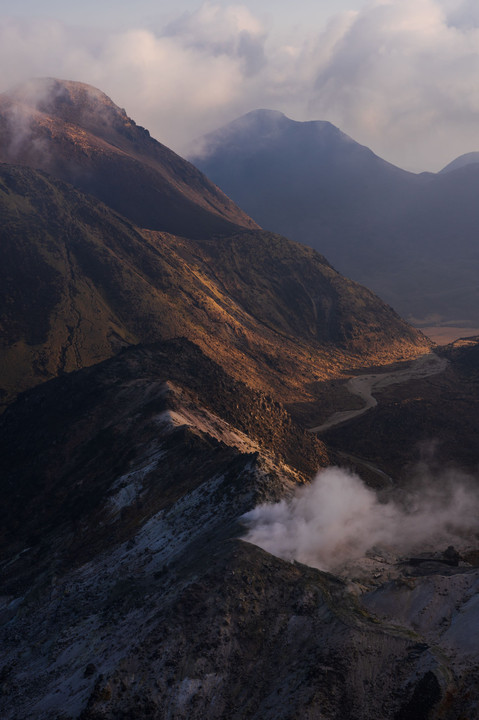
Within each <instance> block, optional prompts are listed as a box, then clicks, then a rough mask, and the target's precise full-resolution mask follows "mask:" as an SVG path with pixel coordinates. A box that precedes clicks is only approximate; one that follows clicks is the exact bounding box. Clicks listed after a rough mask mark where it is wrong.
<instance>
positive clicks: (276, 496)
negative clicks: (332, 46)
mask: <svg viewBox="0 0 479 720" xmlns="http://www.w3.org/2000/svg"><path fill="white" fill-rule="evenodd" d="M328 132H331V133H332V136H333V137H334V136H335V133H336V131H335V130H334V129H330V130H329V131H328ZM341 142H343V140H342V141H341ZM344 142H346V141H344ZM361 152H362V151H361ZM364 152H365V153H366V154H367V153H368V152H369V151H364ZM0 158H1V160H2V162H0V309H1V314H0V318H1V326H0V330H1V333H0V341H1V342H0V367H1V383H0V385H1V390H2V400H3V405H4V411H3V413H2V414H1V415H0V489H1V492H2V504H1V507H0V519H1V522H0V571H1V574H0V689H1V692H0V715H1V717H2V718H5V720H27V719H30V718H35V720H53V719H55V720H100V719H102V720H120V719H124V720H126V719H127V718H135V720H142V719H144V720H146V719H147V718H149V720H152V719H153V720H166V718H169V719H171V720H186V719H188V720H204V718H208V719H211V720H226V718H228V720H229V719H230V718H236V719H237V720H243V719H246V718H252V719H254V720H291V718H294V717H297V718H299V717H300V718H308V719H309V720H325V719H326V720H344V718H357V720H370V719H371V718H388V719H389V718H391V720H419V719H421V720H426V718H427V719H428V720H459V719H460V718H465V717H473V716H474V712H475V708H477V704H478V702H479V686H478V683H477V668H478V667H479V656H478V652H477V643H476V640H475V628H476V627H477V622H478V612H477V602H476V601H477V592H478V588H479V569H478V567H479V551H478V549H477V534H476V533H475V529H474V527H475V526H474V527H471V525H470V516H474V518H477V514H476V515H475V512H476V511H475V509H476V501H475V497H476V495H477V482H476V480H475V479H474V477H468V486H467V487H466V485H464V495H463V496H461V497H463V498H464V499H463V502H462V504H461V505H460V508H461V510H462V512H463V515H461V516H460V517H459V520H458V519H457V516H456V517H455V518H454V519H455V523H456V525H457V524H458V523H459V526H460V527H459V529H458V528H457V527H455V528H454V532H453V530H452V529H451V528H450V527H449V524H450V523H449V515H448V512H449V508H446V509H445V510H443V511H442V512H443V515H441V518H446V520H447V522H446V520H445V521H444V522H443V523H442V526H441V527H440V528H439V529H438V530H437V532H436V533H435V534H434V535H431V536H424V534H423V535H421V536H420V537H421V540H420V541H416V542H415V543H414V542H413V539H412V538H409V537H407V536H408V530H407V527H405V526H404V527H403V526H402V525H401V526H400V528H399V535H400V536H401V535H402V536H406V537H399V538H396V540H397V543H395V542H394V541H391V542H389V543H387V542H385V541H384V539H383V536H381V537H380V538H379V539H377V538H376V539H374V541H373V540H371V539H370V540H369V541H368V543H367V544H366V545H365V550H364V551H362V552H359V551H358V548H359V547H362V542H363V541H361V542H360V541H359V535H358V537H356V536H355V535H354V532H355V531H357V532H358V533H359V534H360V535H361V534H362V533H364V532H365V531H368V529H369V525H370V519H369V515H368V512H369V509H370V507H372V508H373V509H374V511H378V508H379V511H380V510H381V508H385V509H386V513H387V515H386V519H387V522H386V525H389V524H391V518H392V515H391V512H392V508H394V507H396V505H398V506H399V505H401V503H402V505H404V506H405V507H409V506H408V505H407V503H408V502H409V495H408V494H407V493H408V490H407V484H408V483H407V480H408V478H409V479H410V478H411V477H412V476H414V477H416V475H414V474H413V473H412V471H411V472H409V470H411V468H412V467H413V464H414V462H415V461H416V459H417V453H416V447H415V445H414V433H415V431H416V433H417V439H418V442H420V443H422V444H423V445H425V444H427V443H429V444H431V443H432V441H433V440H434V435H435V434H436V433H437V434H439V435H441V437H442V439H443V440H444V446H443V447H442V449H441V450H440V453H439V454H438V463H440V464H441V466H442V467H447V466H451V467H452V463H453V460H454V457H456V458H457V462H458V464H459V469H458V470H457V472H459V471H460V473H463V474H464V473H465V472H466V471H467V472H471V470H472V468H473V466H474V462H475V454H474V444H475V440H477V439H476V438H475V430H474V428H475V427H476V425H474V426H472V425H471V423H472V421H473V418H475V414H477V413H475V404H477V400H478V399H479V391H478V384H477V373H476V372H475V368H476V365H477V362H476V360H477V357H476V356H477V347H478V344H477V342H475V341H473V340H470V341H468V343H467V344H465V345H461V346H460V347H451V348H448V349H443V350H442V351H441V352H442V353H443V355H444V357H443V358H442V359H441V360H438V358H437V357H434V356H433V357H432V358H431V357H430V354H431V350H432V346H431V343H430V342H429V341H428V340H427V339H426V338H425V337H424V336H423V335H422V334H421V333H420V332H419V331H418V330H416V329H414V328H413V327H411V326H410V325H408V323H407V322H406V321H405V320H403V319H402V318H401V317H399V316H398V315H397V314H396V312H395V311H394V310H392V309H391V307H389V306H388V305H386V304H385V303H384V302H383V301H382V300H380V299H379V298H378V297H377V296H375V295H374V294H373V293H372V292H371V291H370V290H368V289H366V288H364V287H362V286H360V285H358V284H357V283H356V282H353V281H351V280H348V279H347V278H345V277H343V276H342V275H340V274H339V273H338V272H337V271H336V270H335V269H334V268H333V267H332V266H331V264H330V263H329V261H328V260H327V259H326V258H325V257H324V256H322V255H320V254H319V253H318V252H317V251H315V250H314V249H312V248H309V247H306V246H304V245H301V244H299V243H297V242H295V241H293V240H288V239H287V238H285V237H283V236H281V235H277V234H275V233H274V232H272V231H271V230H269V229H267V230H264V229H261V228H260V227H259V226H258V225H257V221H256V218H255V220H252V219H251V218H250V217H249V216H248V215H246V214H245V212H244V211H243V210H240V209H239V208H238V207H237V206H236V205H235V204H234V202H233V201H231V200H229V199H228V198H227V197H226V196H224V195H223V194H222V192H221V191H220V190H218V188H216V187H215V186H214V185H213V184H212V183H211V182H210V181H209V180H207V178H206V177H205V176H203V175H202V174H201V172H200V171H199V170H196V168H194V167H193V166H192V165H190V164H189V163H188V162H186V161H185V160H183V159H181V158H179V157H178V156H177V155H175V154H174V153H172V152H171V151H169V150H168V149H167V148H165V147H164V146H162V145H160V144H159V143H157V142H156V141H155V140H153V139H152V138H150V136H149V134H148V132H147V131H146V130H143V129H141V128H139V127H138V126H136V125H135V123H134V121H133V120H131V119H130V118H129V117H128V116H127V115H126V113H125V112H124V111H123V110H121V109H120V108H117V107H116V106H115V105H114V103H113V102H112V101H111V100H110V99H109V98H107V97H106V96H105V95H104V94H103V93H101V92H100V91H99V90H96V89H94V88H91V87H89V86H87V85H84V84H82V83H74V82H70V81H62V80H54V79H47V80H37V81H32V82H30V83H28V84H27V85H26V86H22V87H18V88H15V89H14V90H13V91H11V92H9V93H6V94H4V95H3V96H2V97H1V98H0ZM345 162H346V160H345ZM347 162H349V161H347ZM471 167H472V166H471ZM388 172H390V174H391V178H396V175H397V170H396V169H394V168H392V167H391V168H390V170H388ZM398 172H399V174H400V171H398ZM455 172H457V171H452V172H451V173H450V174H451V175H453V174H454V173H455ZM445 176H446V174H445ZM391 182H392V183H394V182H396V180H395V179H392V180H391ZM411 361H414V363H413V364H411ZM428 361H431V362H433V364H434V365H435V368H436V369H435V371H434V375H433V374H432V372H428V371H427V367H428V365H427V363H428ZM417 363H419V365H417ZM421 364H422V365H421ZM405 367H406V368H407V370H406V371H405V369H404V368H405ZM417 367H422V368H423V370H421V371H420V372H419V371H417V370H416V369H415V368H417ZM424 367H426V371H424ZM444 368H446V369H445V370H444ZM367 374H373V376H374V377H375V378H376V376H377V375H379V376H382V375H384V376H385V377H386V375H387V377H388V379H391V378H392V382H394V380H395V379H396V380H397V382H399V387H398V386H397V385H395V384H390V383H389V384H388V383H386V384H385V386H384V388H383V390H382V391H381V393H382V394H381V396H380V397H379V404H378V406H377V407H372V409H371V410H370V411H368V412H367V413H365V414H363V415H361V416H360V417H359V418H358V419H357V420H356V419H354V420H352V421H347V422H346V423H344V422H342V421H341V422H339V423H336V424H334V423H333V425H330V426H328V427H329V429H328V431H327V432H324V433H321V434H319V435H318V434H317V433H316V432H311V431H310V430H309V429H308V428H310V427H311V426H312V425H314V424H317V423H318V422H323V420H324V419H325V418H327V417H328V416H329V415H330V414H333V413H335V411H342V410H345V411H347V410H348V409H349V408H350V406H351V405H355V403H356V405H355V407H358V406H359V407H361V406H362V405H363V404H364V398H363V399H361V397H362V396H361V397H353V396H352V395H351V394H350V392H349V390H348V384H347V383H348V381H349V378H351V377H352V376H358V377H359V378H360V379H361V378H363V379H364V377H367ZM398 378H399V379H398ZM442 393H446V397H447V408H444V407H443V408H442V409H441V405H440V399H441V394H442ZM447 413H449V415H450V422H449V423H448V421H447V419H448V418H447ZM415 418H417V422H415ZM466 426H467V427H469V431H468V432H466V431H465V430H466ZM386 428H387V431H386ZM431 433H432V437H431ZM475 446H476V447H477V443H476V445H475ZM332 464H336V465H338V464H339V465H342V469H341V468H336V469H333V470H332V471H331V465H332ZM328 472H332V476H331V475H329V476H328V475H327V473H328ZM352 472H355V473H359V474H360V475H361V476H362V478H363V480H364V481H366V482H369V485H370V488H367V487H366V485H364V482H362V481H361V480H360V479H359V477H356V476H354V475H353V474H352ZM318 473H319V474H318ZM323 477H333V478H336V480H335V482H334V483H333V484H332V485H331V486H330V488H329V490H328V492H326V493H325V494H324V493H323V495H322V496H321V502H320V504H319V508H318V507H317V506H316V505H315V502H314V500H313V501H310V502H305V498H308V497H311V496H309V495H306V494H305V493H307V492H311V491H312V490H313V489H314V488H315V487H317V485H315V483H318V482H319V483H321V478H323ZM351 478H355V479H354V480H351ZM461 478H463V475H461ZM345 482H346V484H347V485H349V484H350V483H351V482H354V483H356V486H359V487H360V488H361V490H360V491H359V499H360V505H356V506H354V507H355V511H354V513H353V515H351V516H350V517H349V519H348V520H347V521H344V522H343V521H341V520H339V519H337V520H336V521H335V529H334V534H335V536H336V537H337V538H338V542H337V545H338V547H339V549H340V551H341V553H344V552H345V551H346V552H349V553H350V554H351V557H352V560H351V562H349V563H348V562H346V563H344V562H343V561H341V562H338V561H337V560H336V561H335V557H336V555H335V553H336V552H337V548H334V547H333V548H332V550H331V557H330V558H329V562H328V563H327V567H325V566H323V565H321V564H320V563H318V562H317V561H316V560H315V558H314V553H313V557H312V561H311V562H310V563H308V565H306V564H303V561H302V560H301V559H300V558H301V557H303V556H302V555H301V556H300V557H299V556H298V555H297V554H292V555H291V553H290V552H289V551H286V549H285V546H286V545H287V544H288V543H287V542H285V543H283V541H281V540H280V538H281V533H282V528H283V527H285V526H286V525H287V523H288V516H289V515H288V514H289V512H290V509H291V508H293V507H298V506H301V503H302V505H303V506H305V507H306V512H305V517H303V518H302V519H300V520H299V521H298V523H297V524H296V527H290V531H291V532H290V534H291V535H292V536H295V535H296V534H298V537H299V540H300V544H304V543H306V544H307V543H308V542H310V535H311V532H310V531H311V527H312V526H311V522H312V523H313V526H315V529H314V532H318V528H319V532H320V534H321V527H320V526H321V522H322V520H321V518H323V521H324V519H325V520H326V526H327V527H328V528H329V529H325V530H324V533H323V535H322V542H323V543H328V542H331V541H330V540H328V537H327V535H328V533H329V532H330V530H331V523H333V525H334V519H335V518H336V517H338V518H339V517H340V516H341V513H342V512H343V510H344V508H348V507H349V506H351V503H352V504H353V505H354V502H355V499H354V497H353V498H351V497H350V495H349V494H348V492H344V491H343V490H341V488H342V487H343V485H344V483H345ZM461 483H462V480H461ZM461 483H458V487H459V489H461V488H462V484H461ZM371 488H374V489H375V490H374V493H373V490H372V489H371ZM376 491H377V493H378V494H377V496H376V494H375V493H376ZM418 492H419V494H420V493H421V492H422V493H423V494H424V493H425V490H419V491H417V492H416V495H415V496H414V497H415V501H414V502H416V505H417V504H420V500H421V498H420V497H419V498H418ZM353 495H354V493H353ZM373 497H374V498H375V500H374V501H373V499H372V498H373ZM365 498H366V499H365ZM378 498H379V499H378ZM411 502H412V501H411ZM391 503H392V504H391ZM402 505H401V506H402ZM409 509H411V508H409ZM412 509H413V511H414V507H413V508H412ZM278 511H279V512H280V513H281V518H280V520H279V521H275V522H272V523H270V524H269V526H268V527H269V532H270V534H271V533H272V536H273V538H274V537H276V539H277V541H278V543H279V545H278V547H276V550H275V552H274V553H273V554H271V553H270V552H268V551H267V550H266V549H263V544H264V543H263V544H262V543H261V542H259V543H256V542H254V541H253V540H252V538H251V536H250V535H249V534H248V529H247V528H248V527H250V525H248V523H251V515H250V513H251V512H253V513H260V514H261V513H266V516H267V517H270V518H273V519H274V518H276V520H277V518H278V516H277V514H276V513H278ZM318 511H319V514H318V515H317V518H316V515H315V513H316V512H318ZM338 513H339V515H338ZM388 513H389V514H388ZM412 514H413V515H414V512H413V513H412ZM456 515H457V514H456ZM248 517H249V518H250V520H248V519H247V518H248ZM404 517H406V516H404ZM358 518H359V520H358ZM428 522H429V521H428ZM436 527H437V523H436ZM351 528H352V529H353V535H351ZM451 538H453V539H454V540H453V541H454V544H455V547H454V548H452V547H448V545H452V542H453V541H452V540H451ZM282 543H283V545H284V546H282Z"/></svg>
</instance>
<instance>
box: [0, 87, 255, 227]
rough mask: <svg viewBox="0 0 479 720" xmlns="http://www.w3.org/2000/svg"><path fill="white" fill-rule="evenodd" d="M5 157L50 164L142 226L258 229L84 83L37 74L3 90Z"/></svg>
mask: <svg viewBox="0 0 479 720" xmlns="http://www.w3.org/2000/svg"><path fill="white" fill-rule="evenodd" d="M0 160H2V161H4V162H9V163H14V164H22V165H27V166H30V167H33V168H36V169H39V170H46V171H47V172H49V173H50V174H52V175H54V176H55V177H57V178H59V179H61V180H64V181H66V182H69V183H71V184H72V185H74V186H76V187H78V188H79V189H80V190H82V191H83V192H87V193H89V194H92V195H94V196H95V197H97V198H98V199H100V200H102V201H103V202H105V203H106V204H107V205H109V206H111V207H112V208H113V209H114V210H116V211H118V212H120V213H121V214H122V215H124V216H126V217H128V218H129V219H130V220H132V221H133V222H134V223H135V224H136V225H139V226H140V227H149V228H151V229H156V230H166V231H170V232H177V233H178V234H186V235H187V236H204V235H209V234H212V233H219V234H220V233H228V232H232V231H234V230H235V229H236V228H237V227H238V226H244V227H249V228H255V227H257V225H256V223H254V221H252V220H251V219H250V218H249V217H248V216H247V215H246V214H245V213H243V212H242V211H241V210H239V208H237V207H236V206H235V205H234V204H233V202H232V201H231V200H230V199H229V198H227V197H226V196H225V195H224V194H223V193H222V192H221V191H220V190H219V189H218V188H217V187H216V186H214V185H213V184H212V183H210V182H209V181H208V180H207V179H206V178H205V177H204V176H203V175H202V173H200V171H199V170H197V169H196V168H195V167H193V166H192V165H191V164H190V163H188V162H187V161H186V160H183V158H180V156H179V155H176V153H174V152H173V151H171V150H169V149H168V148H166V147H165V146H164V145H161V143H159V142H157V141H156V140H154V139H153V138H151V136H150V133H149V132H148V131H147V130H145V129H144V128H141V127H139V126H137V125H136V123H135V122H134V121H133V120H131V119H130V118H129V117H128V116H127V115H126V112H125V111H124V110H122V109H121V108H118V107H117V106H116V105H115V104H114V103H113V102H112V101H111V100H110V98H108V97H107V96H106V95H105V94H104V93H102V92H101V91H99V90H97V89H96V88H92V87H91V86H89V85H86V84H84V83H77V82H73V81H66V80H63V81H60V80H57V79H54V78H45V79H37V80H34V81H30V82H29V83H26V84H23V85H21V86H17V87H16V88H14V89H13V90H12V91H11V92H10V93H8V92H7V93H3V94H2V95H0Z"/></svg>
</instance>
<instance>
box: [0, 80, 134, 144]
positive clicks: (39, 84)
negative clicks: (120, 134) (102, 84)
mask: <svg viewBox="0 0 479 720" xmlns="http://www.w3.org/2000/svg"><path fill="white" fill-rule="evenodd" d="M3 97H4V98H6V99H7V101H10V102H13V103H16V104H19V105H21V106H23V107H24V108H25V109H30V110H32V111H37V112H40V113H43V114H45V115H48V116H50V117H52V118H55V119H57V120H61V121H63V122H67V123H74V124H76V125H79V126H81V127H83V128H85V129H86V130H89V131H95V130H98V129H99V128H105V127H107V126H109V127H115V128H116V129H118V127H119V126H134V125H135V123H134V122H133V121H132V120H130V118H129V117H128V116H127V114H126V112H125V110H123V109H122V108H119V107H118V106H117V105H115V103H114V102H113V101H112V100H111V99H110V98H109V97H108V95H106V94H105V93H104V92H102V91H101V90H98V88H96V87H93V86H92V85H88V84H86V83H82V82H76V81H74V80H61V79H58V78H52V77H43V78H32V79H30V80H27V81H26V82H24V83H22V84H20V85H17V86H15V87H14V88H13V89H12V90H11V91H9V92H7V93H5V94H4V95H3Z"/></svg>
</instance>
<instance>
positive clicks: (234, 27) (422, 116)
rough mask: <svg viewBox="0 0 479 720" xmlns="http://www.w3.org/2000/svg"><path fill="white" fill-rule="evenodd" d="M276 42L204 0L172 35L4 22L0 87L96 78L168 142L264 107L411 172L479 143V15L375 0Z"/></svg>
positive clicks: (253, 20) (178, 145)
mask: <svg viewBox="0 0 479 720" xmlns="http://www.w3.org/2000/svg"><path fill="white" fill-rule="evenodd" d="M303 22H304V30H303V32H302V33H298V32H296V33H295V34H294V38H293V37H291V38H284V37H281V35H280V34H279V33H275V31H274V28H272V27H266V26H265V25H264V24H263V23H262V22H261V21H260V20H259V19H258V18H257V17H255V16H254V15H253V14H252V13H251V11H249V10H248V9H247V8H246V7H243V6H241V5H233V4H231V5H227V4H219V3H218V4H217V3H214V2H206V3H204V4H202V5H200V4H199V5H198V8H197V9H196V10H195V11H194V12H190V13H183V14H181V15H180V14H179V15H178V17H177V18H176V20H173V21H170V22H169V23H168V24H166V25H165V26H164V27H160V28H152V27H143V28H132V29H130V30H127V31H118V32H114V31H112V32H110V33H100V32H99V31H95V30H94V29H89V28H87V29H85V28H83V29H80V28H72V27H68V26H66V25H64V24H62V23H60V22H57V21H55V20H41V19H38V20H30V21H26V20H20V19H14V18H5V17H3V18H1V17H0V68H1V70H0V86H1V87H2V88H3V89H7V88H8V87H9V86H11V85H13V84H15V83H17V82H21V81H23V80H25V79H27V78H29V77H31V76H42V75H43V76H56V77H63V78H66V79H72V80H81V81H83V82H88V83H91V84H93V85H95V86H97V87H99V88H101V89H102V90H104V91H105V92H106V93H107V94H109V95H110V96H111V97H112V99H113V100H114V101H115V102H116V103H117V104H119V105H121V106H123V107H125V108H126V110H127V112H128V113H129V114H130V115H131V116H133V117H134V119H135V120H137V121H138V122H139V123H141V124H142V125H145V126H147V127H148V128H149V129H150V131H151V132H152V134H153V135H154V136H155V137H157V138H158V139H159V140H160V141H162V142H164V143H166V144H167V145H170V146H171V147H173V148H174V149H177V150H179V151H182V150H183V149H184V148H185V147H186V145H187V143H188V141H190V140H191V139H193V138H194V137H197V136H199V135H201V134H203V133H205V132H207V131H211V130H213V129H215V127H218V126H219V125H221V124H222V123H224V122H227V121H229V120H232V119H234V118H235V117H236V116H238V115H240V114H242V113H244V112H248V111H249V110H252V109H255V108H257V107H271V108H273V109H277V110H281V111H282V112H285V113H286V114H288V115H290V116H291V117H293V118H294V119H297V120H307V119H320V120H330V121H331V122H333V123H334V124H336V125H338V126H339V127H340V128H341V129H342V130H343V131H345V132H347V133H349V134H350V135H351V136H352V137H354V139H356V140H358V141H359V142H362V143H364V144H366V145H368V146H370V147H371V148H372V149H373V150H374V151H375V152H377V153H378V154H379V155H381V156H383V157H385V158H386V159H388V160H390V161H392V162H395V163H396V164H398V165H400V166H402V167H408V168H412V169H416V170H422V169H431V170H437V169H439V168H440V167H442V166H443V165H445V164H446V163H447V162H449V161H450V160H452V159H453V158H454V157H456V156H457V155H460V154H462V153H465V152H469V151H473V150H478V149H479V123H478V120H479V84H478V83H477V78H478V73H479V9H478V5H477V3H476V2H475V0H474V2H472V0H378V1H376V2H371V3H369V4H368V5H367V6H366V7H365V8H364V9H363V10H361V11H359V12H344V13H340V14H338V15H336V16H335V17H333V18H332V19H331V20H330V22H329V24H328V25H327V26H326V27H323V28H319V29H317V30H316V29H315V28H311V27H308V25H307V18H305V19H303Z"/></svg>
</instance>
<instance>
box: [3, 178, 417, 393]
mask: <svg viewBox="0 0 479 720" xmlns="http://www.w3.org/2000/svg"><path fill="white" fill-rule="evenodd" d="M0 219H1V229H0V233H1V243H0V256H1V262H0V278H1V282H0V305H1V310H2V312H1V317H2V326H1V330H2V340H1V345H0V349H1V362H2V368H3V370H2V391H3V393H4V395H6V396H7V399H8V398H10V397H11V396H12V394H14V393H15V392H16V391H18V390H22V389H25V388H27V387H31V386H32V385H35V384H37V383H38V382H41V381H43V380H45V379H48V378H50V377H53V376H55V375H59V374H62V373H63V372H66V371H70V370H73V369H76V368H79V367H82V366H85V365H91V364H94V363H95V362H99V361H100V360H103V359H105V358H107V357H110V356H111V355H112V354H114V353H115V352H117V351H118V349H120V348H121V347H122V346H123V345H125V344H131V343H137V342H151V341H154V340H158V339H165V338H172V337H177V336H187V337H189V338H190V339H192V340H193V341H194V342H196V343H198V344H199V345H200V347H202V348H203V349H204V350H205V352H206V353H207V354H210V355H211V356H213V357H215V358H216V359H218V360H219V361H221V363H222V364H223V365H224V366H225V368H227V369H228V370H229V371H230V372H231V373H232V374H234V375H235V376H236V377H241V378H244V379H245V380H246V381H247V382H249V383H250V384H251V385H253V386H256V387H264V388H266V389H268V390H269V391H271V392H275V393H278V394H280V395H281V396H282V397H283V394H284V399H293V398H296V397H297V396H298V395H299V396H300V397H302V396H305V395H306V396H307V395H308V393H309V392H310V391H311V388H309V389H308V384H311V383H313V382H314V381H315V380H318V379H322V378H324V377H327V376H329V375H334V374H335V373H337V372H338V371H340V369H341V368H344V367H346V366H349V365H355V364H357V363H358V362H360V359H361V361H362V362H367V363H369V364H372V363H375V362H377V363H378V362H392V361H393V360H395V359H398V358H401V357H402V358H406V357H411V356H413V355H415V354H417V353H420V352H422V351H424V350H425V349H426V347H427V343H426V341H425V339H424V338H423V337H422V336H421V335H420V334H418V333H417V332H416V331H415V330H413V329H412V328H411V327H410V326H408V325H407V324H406V323H405V322H404V321H403V320H401V319H400V318H399V317H398V316H397V315H395V313H394V312H393V311H391V309H390V308H388V307H387V306H385V305H384V304H383V303H382V302H381V301H380V300H379V299H378V298H376V297H375V296H374V295H373V294H372V293H371V292H369V291H368V290H366V289H364V288H361V287H360V286H358V285H356V284H355V283H353V282H351V281H349V280H346V279H345V278H342V277H341V276H340V275H338V273H337V272H336V271H335V270H333V269H332V268H331V267H330V265H329V264H328V263H327V262H326V261H325V260H324V258H322V257H321V256H320V255H318V254H317V253H315V252H314V251H312V250H310V249H308V248H305V247H303V246H300V245H298V244H296V243H293V242H290V241H288V240H286V239H285V238H281V237H279V236H275V235H272V234H271V233H266V232H262V231H254V230H250V231H245V230H243V231H241V232H238V233H237V234H235V235H234V236H231V237H222V238H212V239H209V240H204V241H201V242H200V241H198V240H188V239H185V238H178V237H175V236H173V235H169V234H166V233H158V232H153V231H140V230H138V229H137V228H135V227H134V226H133V225H132V224H131V223H130V222H128V221H126V220H125V219H123V218H122V217H120V216H119V215H116V214H115V213H113V212H112V211H111V210H109V209H108V208H107V207H105V206H104V205H102V204H101V203H98V202H97V201H95V200H94V199H93V198H91V197H87V196H85V195H82V194H81V193H79V192H78V191H76V190H75V189H74V188H72V187H71V186H69V185H66V184H64V183H61V182H59V181H56V180H53V179H52V178H51V177H48V176H46V175H44V174H42V173H38V172H36V171H33V170H30V169H27V168H18V167H11V166H7V165H1V166H0Z"/></svg>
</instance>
